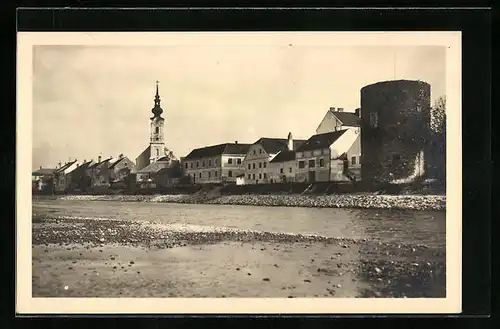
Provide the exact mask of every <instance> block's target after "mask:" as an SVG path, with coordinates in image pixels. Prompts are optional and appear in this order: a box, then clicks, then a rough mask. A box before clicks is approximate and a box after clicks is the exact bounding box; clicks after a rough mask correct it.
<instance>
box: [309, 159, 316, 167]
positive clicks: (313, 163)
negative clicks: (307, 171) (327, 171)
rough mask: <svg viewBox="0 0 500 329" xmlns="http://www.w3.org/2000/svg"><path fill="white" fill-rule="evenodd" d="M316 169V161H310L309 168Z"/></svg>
mask: <svg viewBox="0 0 500 329" xmlns="http://www.w3.org/2000/svg"><path fill="white" fill-rule="evenodd" d="M314 167H316V161H315V160H309V168H314Z"/></svg>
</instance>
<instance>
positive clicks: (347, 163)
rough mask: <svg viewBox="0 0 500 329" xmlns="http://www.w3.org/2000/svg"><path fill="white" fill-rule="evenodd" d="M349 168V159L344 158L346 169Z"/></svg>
mask: <svg viewBox="0 0 500 329" xmlns="http://www.w3.org/2000/svg"><path fill="white" fill-rule="evenodd" d="M347 169H349V161H348V160H347V159H345V160H344V171H347Z"/></svg>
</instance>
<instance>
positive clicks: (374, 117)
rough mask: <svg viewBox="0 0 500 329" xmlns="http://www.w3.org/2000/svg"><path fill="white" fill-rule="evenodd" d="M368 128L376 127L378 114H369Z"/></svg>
mask: <svg viewBox="0 0 500 329" xmlns="http://www.w3.org/2000/svg"><path fill="white" fill-rule="evenodd" d="M370 127H372V128H377V127H378V113H376V112H372V113H370Z"/></svg>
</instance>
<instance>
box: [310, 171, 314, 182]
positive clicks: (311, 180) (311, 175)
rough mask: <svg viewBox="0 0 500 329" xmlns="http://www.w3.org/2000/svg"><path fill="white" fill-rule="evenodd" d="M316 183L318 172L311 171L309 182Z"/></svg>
mask: <svg viewBox="0 0 500 329" xmlns="http://www.w3.org/2000/svg"><path fill="white" fill-rule="evenodd" d="M315 181H316V172H315V171H310V172H309V182H310V183H313V182H315Z"/></svg>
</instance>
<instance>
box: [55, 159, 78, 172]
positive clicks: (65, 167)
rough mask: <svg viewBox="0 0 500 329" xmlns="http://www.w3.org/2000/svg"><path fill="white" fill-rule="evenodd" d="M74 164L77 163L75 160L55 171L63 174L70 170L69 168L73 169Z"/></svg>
mask: <svg viewBox="0 0 500 329" xmlns="http://www.w3.org/2000/svg"><path fill="white" fill-rule="evenodd" d="M74 163H76V160H74V161H70V162H68V163H66V164H65V165H64V166H62V167H61V168H58V169H56V171H55V172H63V171H65V170H66V169H68V168H69V167H71V166H72V165H73V164H74Z"/></svg>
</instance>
